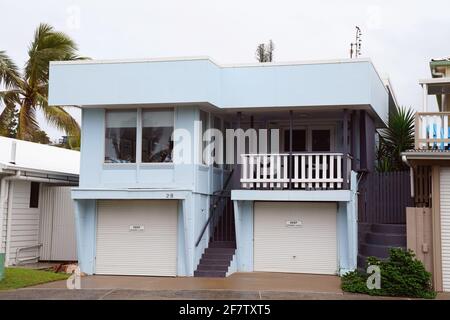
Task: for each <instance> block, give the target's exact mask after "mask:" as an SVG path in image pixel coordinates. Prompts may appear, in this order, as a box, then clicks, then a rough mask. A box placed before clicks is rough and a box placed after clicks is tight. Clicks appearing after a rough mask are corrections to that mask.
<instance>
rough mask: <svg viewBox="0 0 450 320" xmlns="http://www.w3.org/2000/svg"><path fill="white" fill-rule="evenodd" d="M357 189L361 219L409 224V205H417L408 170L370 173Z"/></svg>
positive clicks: (368, 221) (371, 221)
mask: <svg viewBox="0 0 450 320" xmlns="http://www.w3.org/2000/svg"><path fill="white" fill-rule="evenodd" d="M358 189H359V190H358V191H359V195H358V220H359V222H364V223H392V224H404V223H406V207H412V206H414V200H413V198H411V180H410V174H409V171H395V172H383V173H379V172H373V173H367V174H365V176H364V177H363V178H362V179H361V181H360V183H359V188H358Z"/></svg>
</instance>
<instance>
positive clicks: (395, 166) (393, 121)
mask: <svg viewBox="0 0 450 320" xmlns="http://www.w3.org/2000/svg"><path fill="white" fill-rule="evenodd" d="M414 121H415V117H414V111H413V110H412V109H410V108H405V107H401V108H395V109H394V110H393V111H392V112H391V113H390V115H389V121H388V127H387V128H386V129H383V130H381V132H380V144H379V147H378V150H377V160H378V163H379V164H381V163H383V165H382V166H381V167H383V168H384V169H388V170H389V171H391V170H403V169H406V165H405V164H404V163H403V162H402V159H401V153H402V152H404V151H406V150H410V149H413V148H414ZM387 162H389V164H388V163H387Z"/></svg>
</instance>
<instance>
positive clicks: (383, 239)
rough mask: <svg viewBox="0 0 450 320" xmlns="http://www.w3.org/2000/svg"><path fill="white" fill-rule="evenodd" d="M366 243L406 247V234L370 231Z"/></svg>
mask: <svg viewBox="0 0 450 320" xmlns="http://www.w3.org/2000/svg"><path fill="white" fill-rule="evenodd" d="M365 243H367V244H376V245H385V246H400V247H406V235H404V234H392V233H374V232H368V233H366V236H365Z"/></svg>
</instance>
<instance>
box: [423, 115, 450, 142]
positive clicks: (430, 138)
mask: <svg viewBox="0 0 450 320" xmlns="http://www.w3.org/2000/svg"><path fill="white" fill-rule="evenodd" d="M449 117H450V112H418V113H416V123H415V149H422V150H442V151H445V150H447V151H449V150H450V126H449Z"/></svg>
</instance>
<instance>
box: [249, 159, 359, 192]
mask: <svg viewBox="0 0 450 320" xmlns="http://www.w3.org/2000/svg"><path fill="white" fill-rule="evenodd" d="M241 157H242V170H241V172H242V176H241V185H242V188H244V189H253V188H256V189H260V188H262V189H287V188H291V189H307V190H308V189H319V190H326V189H342V188H343V184H345V183H346V182H348V176H349V170H350V168H351V162H350V161H351V160H350V158H349V157H345V156H344V154H342V153H295V154H292V155H289V154H243V155H241ZM344 159H345V161H347V163H346V167H347V174H343V169H344V166H343V161H344ZM291 171H292V174H290V172H291ZM344 179H346V180H344Z"/></svg>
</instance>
